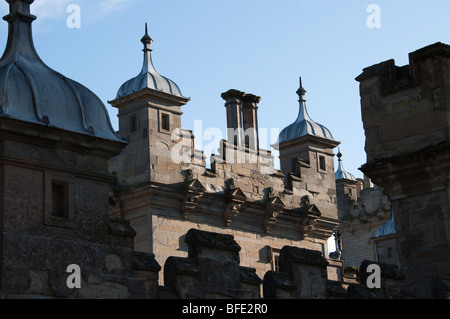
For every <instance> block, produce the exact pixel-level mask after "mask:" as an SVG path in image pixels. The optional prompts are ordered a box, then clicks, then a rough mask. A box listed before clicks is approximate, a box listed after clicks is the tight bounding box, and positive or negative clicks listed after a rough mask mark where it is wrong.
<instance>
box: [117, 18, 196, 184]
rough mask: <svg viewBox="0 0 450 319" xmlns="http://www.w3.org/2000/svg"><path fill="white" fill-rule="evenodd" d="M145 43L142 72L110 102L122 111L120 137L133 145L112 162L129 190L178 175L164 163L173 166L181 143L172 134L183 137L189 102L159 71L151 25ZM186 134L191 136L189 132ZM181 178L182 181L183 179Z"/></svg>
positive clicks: (146, 33)
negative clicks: (183, 119)
mask: <svg viewBox="0 0 450 319" xmlns="http://www.w3.org/2000/svg"><path fill="white" fill-rule="evenodd" d="M141 42H142V43H143V45H144V49H143V51H144V62H143V65H142V69H141V72H140V73H139V74H138V75H137V76H136V77H134V78H132V79H130V80H128V81H126V82H125V83H124V84H123V85H122V86H121V87H120V89H119V91H118V93H117V97H116V99H115V100H113V101H110V102H109V103H110V104H111V105H112V106H113V107H115V108H117V109H118V117H119V134H120V135H121V136H122V137H123V138H125V139H127V140H128V141H129V145H128V146H127V147H126V148H125V149H124V151H123V152H122V153H121V154H120V156H118V157H116V158H115V159H114V160H113V161H112V162H111V163H112V164H111V170H112V171H113V172H116V173H117V178H118V182H119V183H120V184H121V185H127V186H132V185H140V184H143V183H146V182H149V181H151V180H153V181H159V182H161V181H167V182H169V180H167V178H168V176H169V175H171V176H172V177H174V176H175V175H176V174H175V171H174V170H173V168H170V167H168V166H167V165H164V163H169V162H171V161H170V159H171V158H172V154H171V150H172V149H173V145H174V144H175V143H176V142H178V138H176V139H175V140H174V139H173V136H172V133H173V132H174V131H175V132H177V131H178V133H179V134H178V135H177V137H179V136H183V132H182V131H181V115H182V112H181V107H182V106H183V105H185V104H186V103H187V102H188V101H189V98H186V97H184V96H183V95H182V94H181V91H180V89H179V87H178V86H177V84H176V83H175V82H173V81H172V80H170V79H168V78H166V77H164V76H162V75H160V74H159V73H158V72H157V71H156V70H155V67H154V66H153V62H152V55H151V53H152V49H151V44H152V42H153V39H152V38H151V37H150V36H149V34H148V29H147V24H146V26H145V35H144V37H143V38H142V39H141ZM184 133H185V134H187V135H190V132H189V131H184ZM186 140H187V141H189V139H186ZM188 146H190V145H188ZM156 163H158V165H155V164H156ZM179 177H180V179H179V181H182V180H183V178H182V176H181V175H180V176H179ZM175 178H176V177H175ZM171 181H172V180H171Z"/></svg>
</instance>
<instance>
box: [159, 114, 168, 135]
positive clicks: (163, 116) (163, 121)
mask: <svg viewBox="0 0 450 319" xmlns="http://www.w3.org/2000/svg"><path fill="white" fill-rule="evenodd" d="M161 128H162V129H163V130H165V131H170V121H169V114H161Z"/></svg>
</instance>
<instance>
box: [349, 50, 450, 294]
mask: <svg viewBox="0 0 450 319" xmlns="http://www.w3.org/2000/svg"><path fill="white" fill-rule="evenodd" d="M356 80H357V81H358V82H359V83H360V95H361V111H362V120H363V123H364V130H365V135H366V146H365V150H366V153H367V162H366V164H364V165H363V166H362V167H361V170H362V171H363V172H364V173H365V174H366V175H367V176H369V177H370V178H371V179H372V181H373V182H374V184H377V185H380V186H381V187H383V188H384V191H385V193H386V194H387V195H388V196H389V199H390V201H391V202H392V209H393V213H394V217H395V218H394V220H395V230H396V235H397V251H398V257H399V261H400V264H401V266H402V269H403V272H404V274H405V277H406V283H405V285H404V289H405V295H407V296H414V297H415V298H448V296H449V295H450V293H449V289H448V287H449V278H450V201H449V194H450V193H449V190H450V188H449V177H450V134H449V132H450V131H449V127H450V119H449V116H448V114H449V110H450V46H448V45H446V44H442V43H435V44H433V45H430V46H427V47H425V48H422V49H419V50H417V51H415V52H412V53H410V54H409V65H406V66H403V67H398V66H396V65H395V63H394V60H388V61H385V62H382V63H379V64H377V65H373V66H371V67H368V68H365V69H364V70H363V73H362V74H361V75H359V76H358V77H357V78H356Z"/></svg>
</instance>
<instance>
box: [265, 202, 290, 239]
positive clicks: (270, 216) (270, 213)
mask: <svg viewBox="0 0 450 319" xmlns="http://www.w3.org/2000/svg"><path fill="white" fill-rule="evenodd" d="M284 208H285V205H284V203H283V202H282V201H281V199H280V198H279V197H278V196H274V197H269V200H268V201H267V202H266V215H265V217H264V231H265V232H266V234H268V233H269V231H270V228H271V227H272V225H275V224H276V223H277V217H278V215H279V214H281V213H283V211H284Z"/></svg>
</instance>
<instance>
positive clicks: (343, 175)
mask: <svg viewBox="0 0 450 319" xmlns="http://www.w3.org/2000/svg"><path fill="white" fill-rule="evenodd" d="M336 156H337V158H338V169H337V171H336V172H335V173H334V179H335V180H340V179H347V180H351V181H356V178H355V176H353V175H352V174H351V173H349V172H347V171H346V170H345V169H344V165H343V164H342V160H341V158H342V153H341V151H340V150H339V151H338V153H337V155H336Z"/></svg>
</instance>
